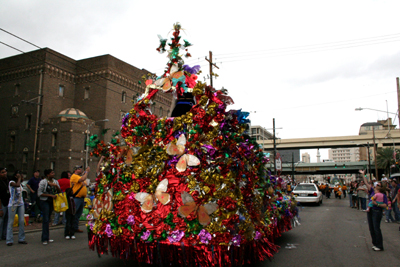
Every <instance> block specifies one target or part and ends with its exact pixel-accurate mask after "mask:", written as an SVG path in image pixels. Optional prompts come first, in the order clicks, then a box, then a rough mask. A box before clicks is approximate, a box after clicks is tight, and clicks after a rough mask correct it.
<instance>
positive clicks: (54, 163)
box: [50, 161, 56, 171]
mask: <svg viewBox="0 0 400 267" xmlns="http://www.w3.org/2000/svg"><path fill="white" fill-rule="evenodd" d="M55 168H56V162H55V161H52V162H50V169H52V170H53V171H54V169H55Z"/></svg>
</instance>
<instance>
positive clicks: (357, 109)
mask: <svg viewBox="0 0 400 267" xmlns="http://www.w3.org/2000/svg"><path fill="white" fill-rule="evenodd" d="M364 109H368V110H373V111H379V112H385V113H387V114H393V115H397V113H393V112H388V111H384V110H379V109H373V108H356V109H355V111H361V110H364Z"/></svg>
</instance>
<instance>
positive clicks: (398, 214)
mask: <svg viewBox="0 0 400 267" xmlns="http://www.w3.org/2000/svg"><path fill="white" fill-rule="evenodd" d="M391 185H392V191H391V194H390V196H391V198H392V200H393V203H392V208H393V213H394V219H395V220H396V222H397V223H400V210H399V201H398V197H397V195H398V192H399V190H400V185H399V184H398V183H397V180H396V179H392V181H391Z"/></svg>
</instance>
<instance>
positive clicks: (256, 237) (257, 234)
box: [254, 231, 261, 240]
mask: <svg viewBox="0 0 400 267" xmlns="http://www.w3.org/2000/svg"><path fill="white" fill-rule="evenodd" d="M260 238H261V233H260V232H259V231H256V236H255V237H254V239H255V240H259V239H260Z"/></svg>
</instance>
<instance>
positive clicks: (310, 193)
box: [293, 183, 322, 205]
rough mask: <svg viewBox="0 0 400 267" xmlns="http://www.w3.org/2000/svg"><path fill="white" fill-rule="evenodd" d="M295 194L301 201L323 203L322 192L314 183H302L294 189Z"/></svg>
mask: <svg viewBox="0 0 400 267" xmlns="http://www.w3.org/2000/svg"><path fill="white" fill-rule="evenodd" d="M293 194H294V196H295V198H296V200H297V202H300V203H315V204H317V205H321V204H322V193H321V191H319V189H318V187H317V185H316V184H314V183H300V184H298V185H297V186H296V187H295V188H294V190H293Z"/></svg>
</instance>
